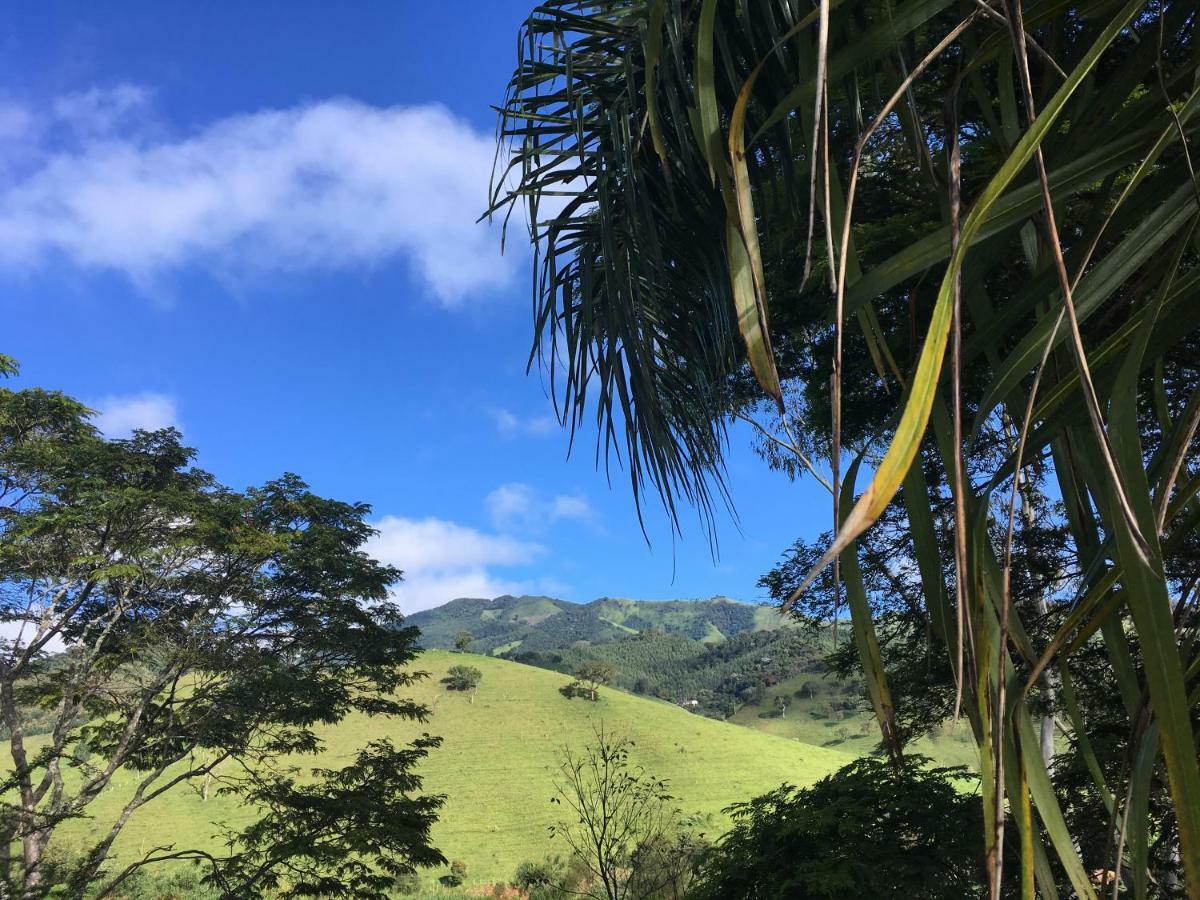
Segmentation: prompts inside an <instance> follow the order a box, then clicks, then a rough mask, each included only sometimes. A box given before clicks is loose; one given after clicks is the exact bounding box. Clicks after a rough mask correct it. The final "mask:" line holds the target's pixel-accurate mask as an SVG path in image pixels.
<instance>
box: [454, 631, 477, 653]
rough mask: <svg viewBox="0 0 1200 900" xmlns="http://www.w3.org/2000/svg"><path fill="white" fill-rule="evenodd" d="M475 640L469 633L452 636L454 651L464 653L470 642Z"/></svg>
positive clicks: (461, 632) (462, 632) (463, 632)
mask: <svg viewBox="0 0 1200 900" xmlns="http://www.w3.org/2000/svg"><path fill="white" fill-rule="evenodd" d="M473 640H475V635H473V634H471V632H469V631H460V632H459V633H458V634H456V635H455V636H454V649H455V650H457V651H458V652H459V653H466V652H467V648H468V647H470V646H471V642H472V641H473Z"/></svg>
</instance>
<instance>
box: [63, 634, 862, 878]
mask: <svg viewBox="0 0 1200 900" xmlns="http://www.w3.org/2000/svg"><path fill="white" fill-rule="evenodd" d="M462 663H466V664H469V665H472V666H475V667H477V668H478V669H480V670H481V671H482V673H483V680H482V682H481V684H480V686H479V691H478V694H477V696H476V697H475V699H474V702H473V703H472V702H469V701H468V698H467V697H466V696H464V695H462V694H457V693H450V692H448V691H446V690H445V688H444V687H443V686H442V684H441V683H440V681H439V680H440V679H441V678H442V677H443V676H444V675H445V674H446V670H447V669H449V667H450V666H452V665H457V664H462ZM416 667H418V668H420V669H423V670H425V671H427V672H429V673H430V677H429V678H426V679H424V680H422V681H420V682H418V683H417V684H416V685H414V686H412V687H410V688H405V689H404V692H403V693H404V694H405V695H407V696H412V697H414V698H415V699H416V700H418V701H419V702H421V703H424V704H426V705H427V706H429V707H430V708H431V709H432V711H433V714H432V716H431V717H430V720H429V721H428V722H427V723H425V724H423V725H422V724H416V723H412V722H404V721H398V720H389V719H367V718H365V717H363V716H352V717H350V718H349V719H347V720H346V721H344V722H342V723H341V724H340V725H338V726H336V727H333V728H329V729H327V730H326V731H325V733H324V735H323V737H324V739H325V741H326V750H325V752H324V753H322V754H321V755H320V756H319V757H316V758H305V759H303V760H299V762H300V763H301V764H302V765H304V766H305V767H310V766H313V765H330V766H331V765H345V764H346V763H347V762H349V760H350V758H351V757H352V755H353V754H354V752H355V750H357V749H358V748H359V747H361V746H363V745H364V744H365V743H366V742H367V741H370V740H375V739H378V738H383V737H388V738H391V739H393V740H395V741H407V740H409V739H411V738H412V737H414V736H416V735H417V734H420V733H421V732H424V731H428V732H429V733H431V734H436V735H440V736H441V737H442V738H443V739H444V743H443V745H442V747H441V748H440V749H437V750H434V751H432V752H431V754H430V756H429V758H428V759H427V760H426V761H425V762H424V763H423V764H422V766H421V767H420V772H421V774H422V775H423V776H424V778H425V785H424V790H425V791H426V792H429V793H441V794H445V795H446V797H447V800H446V805H445V808H444V809H443V810H442V813H441V816H440V819H439V821H438V823H437V825H436V826H435V827H434V830H433V839H434V843H435V844H436V845H437V846H438V847H439V848H440V849H441V850H442V852H443V853H445V855H446V857H447V858H448V859H461V860H464V861H465V862H466V863H467V872H468V875H467V883H468V885H476V884H481V883H487V882H495V881H500V880H507V879H509V878H511V877H512V874H513V871H514V869H515V868H516V866H517V864H518V863H520V862H522V861H524V860H539V859H542V858H543V857H545V856H546V855H547V854H549V853H551V852H556V851H557V852H562V851H563V847H562V846H561V845H559V844H556V843H555V842H553V841H552V840H551V838H550V837H549V834H548V826H549V825H551V824H552V823H554V822H556V821H558V820H559V819H560V818H561V807H558V806H555V805H554V804H552V803H551V802H550V798H551V797H552V796H553V795H554V770H555V766H556V760H557V758H558V753H559V751H560V750H561V748H563V747H571V748H572V749H575V750H579V749H581V748H583V747H585V746H586V745H587V744H588V743H589V742H591V741H593V740H594V729H595V728H596V727H597V726H599V725H600V724H601V723H603V725H604V728H605V729H606V730H607V731H609V732H611V733H613V734H619V735H622V736H626V737H629V738H631V739H632V740H633V741H634V742H635V744H636V747H635V750H634V755H635V759H636V761H637V762H638V763H639V764H641V765H643V766H645V767H646V769H647V770H648V771H650V772H652V773H654V774H655V775H657V776H659V777H662V778H666V779H667V780H668V781H669V782H670V791H671V793H672V794H673V795H674V796H675V797H676V798H677V803H678V806H679V808H680V809H681V810H682V811H683V812H684V813H686V814H696V815H699V816H700V817H701V818H702V819H704V820H705V822H706V825H705V831H706V832H707V833H708V834H709V835H710V836H715V835H717V834H720V833H721V832H722V831H723V830H724V828H725V827H726V825H727V819H726V818H725V816H724V815H723V814H722V813H721V810H722V809H724V808H725V807H726V806H728V805H729V804H730V803H733V802H736V801H739V800H747V799H749V798H751V797H754V796H756V795H759V794H762V793H764V792H766V791H768V790H771V789H773V788H775V787H778V786H779V785H780V784H782V783H783V782H784V781H787V782H790V783H792V784H799V785H807V784H811V783H812V782H814V781H816V780H817V779H818V778H820V777H822V776H824V775H825V774H827V773H829V772H832V771H834V770H835V769H837V768H840V767H841V766H843V765H845V764H846V763H848V762H849V761H850V760H851V758H852V757H851V756H850V755H848V754H845V753H842V752H839V751H837V750H835V749H830V748H823V747H814V746H810V745H808V744H803V743H800V742H799V741H795V740H788V739H785V738H782V737H778V736H775V735H770V734H764V733H762V732H758V731H754V730H751V729H749V728H739V727H737V726H736V725H730V724H725V723H722V722H717V721H713V720H711V719H706V718H703V717H701V716H693V715H689V714H688V713H687V712H685V711H684V710H682V709H679V708H678V707H676V706H673V705H671V704H667V703H661V702H658V701H655V700H650V699H646V698H642V697H635V696H632V695H630V694H626V693H623V692H621V691H617V690H612V689H608V688H603V689H601V691H600V700H599V702H596V703H592V702H590V701H586V700H568V699H566V698H565V697H563V696H562V695H561V694H560V693H559V690H558V689H559V688H560V687H562V686H563V685H564V684H566V683H567V681H568V679H567V678H566V677H565V676H563V675H560V674H557V673H555V672H549V671H545V670H542V669H537V668H533V667H530V666H523V665H519V664H517V663H513V662H508V661H506V660H501V659H494V658H488V657H484V656H477V655H473V654H457V653H450V652H445V651H439V650H433V651H429V652H427V653H424V654H422V655H421V656H420V658H419V659H418V660H417V663H416ZM138 778H139V776H138V774H137V773H136V772H129V771H122V772H120V773H118V775H117V777H116V779H115V780H114V782H113V786H112V787H111V788H110V789H109V790H107V791H105V793H104V795H103V796H102V797H101V798H100V799H99V800H97V801H96V807H97V809H96V810H95V811H96V813H97V814H98V816H99V820H100V821H105V820H106V817H110V816H111V815H113V814H114V813H115V812H116V811H117V810H118V809H119V808H120V804H121V803H123V802H124V801H125V800H126V799H127V798H128V796H129V792H131V791H132V790H133V789H134V786H135V785H136V784H137V781H138ZM250 817H251V811H250V810H247V809H245V808H240V807H238V806H236V805H234V804H233V803H232V802H231V801H230V799H229V798H227V797H223V796H220V795H218V794H215V793H214V795H213V796H212V797H210V798H209V799H208V800H207V801H205V800H203V799H202V798H201V797H200V796H199V795H198V793H197V792H196V791H194V790H191V789H188V788H180V789H176V790H174V791H172V792H171V793H170V794H169V795H168V796H166V797H163V798H162V799H161V800H160V801H156V802H155V803H154V804H153V806H151V807H148V808H147V809H146V810H145V811H144V814H139V815H137V816H135V817H134V818H133V819H132V820H131V821H130V823H129V826H128V827H127V828H126V830H125V832H124V833H123V834H122V836H121V838H120V840H119V842H118V845H117V849H118V855H119V857H120V858H122V859H126V860H128V859H130V858H133V857H134V856H137V855H140V854H142V853H144V852H145V851H146V850H148V849H149V848H151V847H154V846H158V845H160V844H164V843H172V842H178V844H179V845H180V846H185V845H186V846H196V845H197V844H198V845H200V846H206V845H207V846H209V847H215V846H217V845H218V843H219V839H218V838H216V837H215V835H217V834H218V829H217V828H216V827H215V826H214V825H213V824H211V823H214V822H226V823H234V824H236V823H245V822H247V821H249V819H250ZM91 827H92V826H91V825H90V823H88V822H86V821H81V822H79V823H72V824H71V825H70V826H69V827H68V829H67V831H68V832H69V839H73V840H74V841H79V842H80V845H81V846H82V843H83V842H84V841H85V840H86V839H87V836H88V835H89V834H90V832H89V829H90V828H91ZM441 874H444V872H432V873H429V874H425V875H423V878H424V880H425V883H426V885H432V886H434V887H436V884H435V881H436V878H437V876H438V875H441Z"/></svg>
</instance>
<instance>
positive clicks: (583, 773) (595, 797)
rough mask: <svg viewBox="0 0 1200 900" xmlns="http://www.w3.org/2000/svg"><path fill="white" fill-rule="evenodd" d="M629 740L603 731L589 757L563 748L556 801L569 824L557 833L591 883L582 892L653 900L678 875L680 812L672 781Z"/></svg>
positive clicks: (598, 897) (604, 899)
mask: <svg viewBox="0 0 1200 900" xmlns="http://www.w3.org/2000/svg"><path fill="white" fill-rule="evenodd" d="M633 749H634V744H633V742H632V741H630V740H629V739H627V738H622V737H616V736H613V735H611V734H608V733H606V732H605V731H604V730H603V728H601V729H599V730H597V731H596V739H595V741H594V742H593V743H592V744H591V745H590V746H588V747H587V748H585V749H584V750H583V751H582V752H576V751H573V750H571V749H570V748H564V750H563V753H562V759H561V762H560V764H559V771H558V778H557V780H556V781H555V789H556V795H555V797H554V798H553V800H552V802H554V803H555V804H557V805H559V806H561V807H562V808H563V810H564V812H565V814H566V816H567V818H566V819H564V820H562V821H561V822H559V823H557V824H556V825H554V826H552V827H551V836H552V837H558V838H560V839H562V840H563V841H564V842H565V843H566V845H567V847H568V848H569V849H570V853H571V856H572V857H573V858H574V859H577V860H579V861H580V862H582V864H583V866H584V867H585V868H586V869H587V871H588V873H589V875H590V878H589V880H588V881H587V882H586V883H585V884H584V885H583V886H581V888H579V889H578V891H577V892H578V893H579V894H580V895H582V896H585V897H592V898H595V900H651V898H655V897H657V896H658V895H659V891H660V890H661V889H662V888H663V887H664V886H665V885H667V884H668V883H670V881H671V879H672V878H674V877H677V876H678V873H677V872H676V871H675V868H674V867H672V866H669V865H666V864H665V863H666V861H667V859H669V858H671V857H674V856H676V855H677V854H675V853H674V847H673V842H674V841H675V839H676V835H677V832H678V830H679V811H678V810H677V809H676V808H675V807H674V806H673V801H674V798H673V797H672V796H671V795H670V793H669V792H668V785H667V783H666V782H665V781H663V780H661V779H659V778H655V777H654V776H653V775H651V774H650V773H648V772H646V771H645V770H644V769H643V768H641V767H640V766H638V765H637V764H636V763H635V762H634V761H633V759H632V758H631V753H632V751H633Z"/></svg>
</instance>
